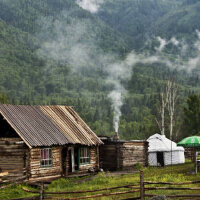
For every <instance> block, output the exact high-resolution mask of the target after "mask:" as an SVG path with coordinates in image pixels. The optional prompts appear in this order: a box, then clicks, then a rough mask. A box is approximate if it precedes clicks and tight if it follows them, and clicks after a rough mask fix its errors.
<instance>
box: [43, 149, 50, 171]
mask: <svg viewBox="0 0 200 200" xmlns="http://www.w3.org/2000/svg"><path fill="white" fill-rule="evenodd" d="M51 166H52V149H51V148H43V149H41V167H51Z"/></svg>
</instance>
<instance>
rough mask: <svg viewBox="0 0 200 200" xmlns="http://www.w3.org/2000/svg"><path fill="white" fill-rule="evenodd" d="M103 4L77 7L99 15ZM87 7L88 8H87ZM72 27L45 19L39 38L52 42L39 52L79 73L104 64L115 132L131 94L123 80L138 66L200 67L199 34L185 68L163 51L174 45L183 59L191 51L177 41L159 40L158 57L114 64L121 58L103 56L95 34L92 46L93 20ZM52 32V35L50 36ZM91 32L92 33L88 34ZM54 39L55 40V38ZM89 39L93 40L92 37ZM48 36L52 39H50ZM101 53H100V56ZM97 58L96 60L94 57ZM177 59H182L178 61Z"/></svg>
mask: <svg viewBox="0 0 200 200" xmlns="http://www.w3.org/2000/svg"><path fill="white" fill-rule="evenodd" d="M94 2H96V3H94ZM101 2H102V1H92V0H90V1H86V0H85V1H78V0H77V3H78V4H79V5H80V6H81V7H83V8H84V9H90V12H97V11H98V9H99V5H100V3H101ZM84 6H87V7H84ZM62 15H63V19H70V13H69V12H66V11H63V12H62ZM71 21H72V22H71V23H68V24H66V23H64V21H59V20H54V19H51V18H45V17H43V18H41V20H40V26H41V27H43V31H42V32H41V33H40V35H39V37H46V38H48V37H49V38H51V39H48V40H46V41H45V42H44V43H43V44H42V46H41V49H40V50H38V55H42V56H46V57H50V58H51V59H55V60H61V61H64V62H67V63H72V64H73V67H74V68H73V70H74V71H78V70H79V69H80V68H82V67H84V66H87V65H93V66H96V67H99V66H98V64H97V63H101V67H102V66H103V71H104V72H106V73H107V80H106V81H107V82H109V83H112V85H113V90H112V91H110V92H109V94H108V98H110V99H111V100H112V104H113V110H114V125H115V131H116V132H118V127H119V120H120V116H121V107H122V105H123V100H124V97H125V95H126V93H127V91H126V89H125V88H124V86H123V85H122V84H121V82H122V81H123V80H128V79H130V76H131V74H132V68H133V67H134V65H135V64H136V63H144V64H146V63H154V62H161V63H165V65H167V66H168V67H170V68H179V69H186V70H187V71H188V72H190V71H191V70H192V69H194V68H196V67H197V66H198V65H199V61H200V32H199V31H196V32H197V35H198V37H199V40H198V41H197V42H196V43H195V48H196V50H197V56H196V57H194V58H191V59H188V61H187V62H185V63H186V64H184V65H181V64H179V62H177V60H176V59H175V60H174V61H172V60H170V59H168V58H166V56H165V57H163V55H162V51H163V50H164V49H165V48H166V46H167V45H169V44H170V45H174V46H176V47H178V48H180V52H181V56H184V55H186V54H187V51H188V47H187V45H186V43H185V42H184V41H178V40H176V38H175V37H172V38H171V39H170V40H168V41H167V40H166V39H162V38H161V37H157V40H158V42H159V46H158V47H155V50H156V52H155V55H151V56H150V55H144V54H136V53H134V52H131V53H129V54H128V55H127V56H126V58H125V59H124V60H121V61H118V62H114V61H115V60H116V57H117V55H114V54H113V53H110V54H105V53H103V52H102V51H101V50H100V48H99V47H98V44H96V43H95V40H96V39H95V38H96V35H94V34H93V37H94V40H93V43H92V44H91V40H88V38H90V34H91V27H92V22H91V21H90V20H89V19H82V20H78V19H73V18H72V20H71ZM49 30H51V33H49ZM88 30H90V32H88ZM51 35H53V37H52V36H51ZM88 35H89V36H88ZM47 36H48V37H47ZM97 52H98V53H97ZM94 54H95V56H94ZM177 59H180V57H178V58H177Z"/></svg>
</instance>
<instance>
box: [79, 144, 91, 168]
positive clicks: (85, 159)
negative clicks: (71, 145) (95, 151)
mask: <svg viewBox="0 0 200 200" xmlns="http://www.w3.org/2000/svg"><path fill="white" fill-rule="evenodd" d="M85 153H86V154H87V155H86V156H85V155H84V154H85ZM82 155H83V156H82ZM81 160H82V161H81ZM87 164H90V148H89V147H80V148H79V165H87Z"/></svg>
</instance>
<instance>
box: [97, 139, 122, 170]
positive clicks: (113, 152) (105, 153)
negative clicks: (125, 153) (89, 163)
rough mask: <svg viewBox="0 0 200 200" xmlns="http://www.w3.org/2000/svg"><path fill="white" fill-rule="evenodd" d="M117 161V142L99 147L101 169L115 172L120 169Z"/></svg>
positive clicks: (106, 143)
mask: <svg viewBox="0 0 200 200" xmlns="http://www.w3.org/2000/svg"><path fill="white" fill-rule="evenodd" d="M103 142H104V141H103ZM117 161H118V159H117V149H116V143H115V142H105V143H104V145H101V146H100V147H99V162H100V167H102V168H103V169H104V170H115V169H117V168H119V165H118V162H117Z"/></svg>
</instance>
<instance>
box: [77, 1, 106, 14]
mask: <svg viewBox="0 0 200 200" xmlns="http://www.w3.org/2000/svg"><path fill="white" fill-rule="evenodd" d="M103 2H104V0H76V3H77V4H78V5H79V6H80V7H81V8H83V9H84V10H88V11H89V12H91V13H97V12H98V11H99V8H100V5H101V4H102V3H103Z"/></svg>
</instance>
